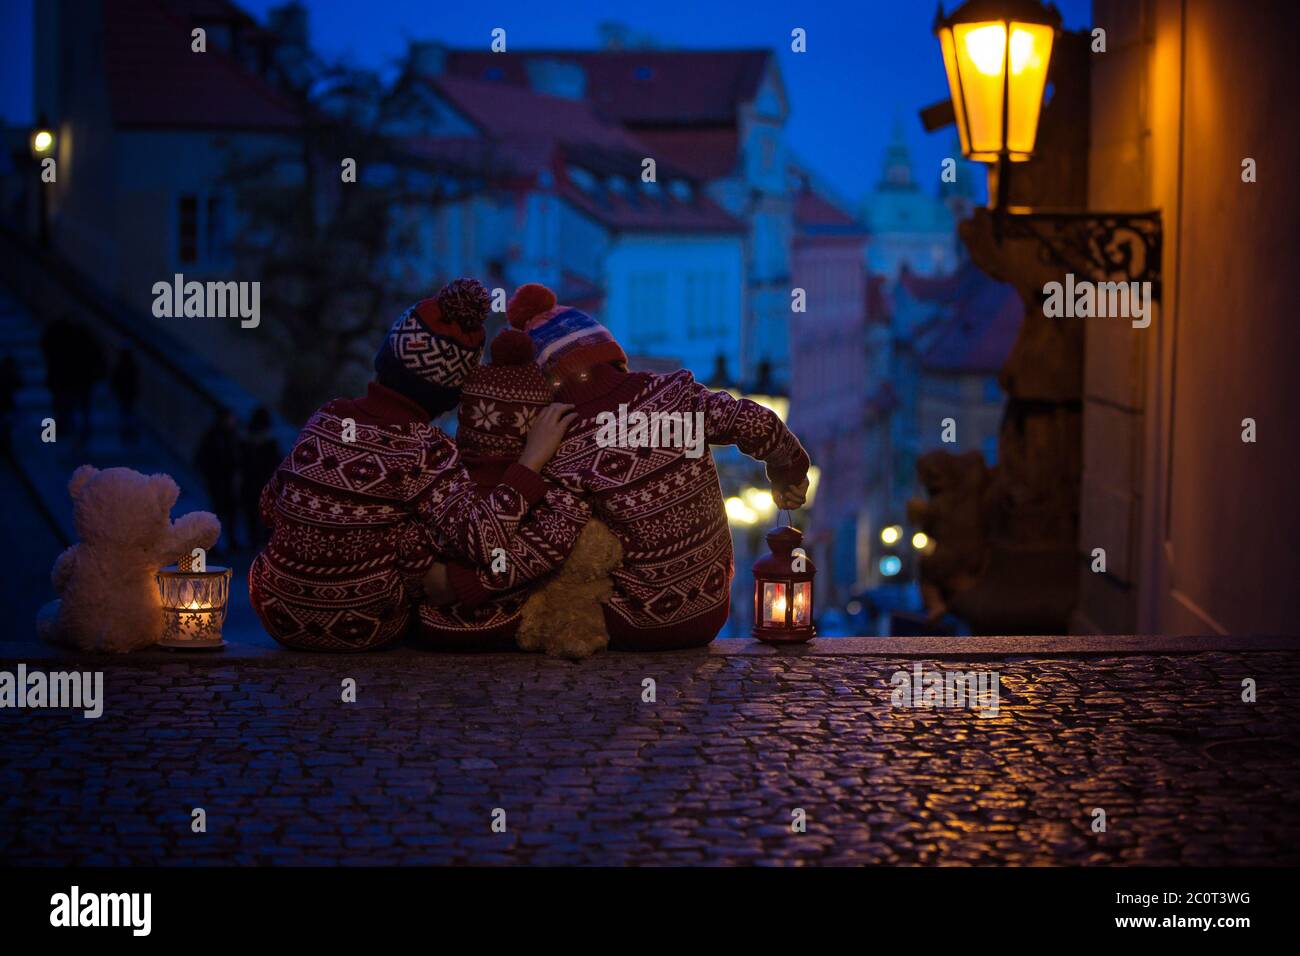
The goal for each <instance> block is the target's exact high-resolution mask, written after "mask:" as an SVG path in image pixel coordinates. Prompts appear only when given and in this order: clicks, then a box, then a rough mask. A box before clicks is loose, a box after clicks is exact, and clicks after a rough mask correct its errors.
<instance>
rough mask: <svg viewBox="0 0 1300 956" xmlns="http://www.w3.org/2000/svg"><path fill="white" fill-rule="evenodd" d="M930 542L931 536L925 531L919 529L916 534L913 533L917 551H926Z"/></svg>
mask: <svg viewBox="0 0 1300 956" xmlns="http://www.w3.org/2000/svg"><path fill="white" fill-rule="evenodd" d="M929 543H930V536H929V535H927V534H926V533H925V532H924V531H918V532H917V533H916V534H914V535H912V547H914V548H916V550H917V551H924V550H925V549H926V546H928V545H929Z"/></svg>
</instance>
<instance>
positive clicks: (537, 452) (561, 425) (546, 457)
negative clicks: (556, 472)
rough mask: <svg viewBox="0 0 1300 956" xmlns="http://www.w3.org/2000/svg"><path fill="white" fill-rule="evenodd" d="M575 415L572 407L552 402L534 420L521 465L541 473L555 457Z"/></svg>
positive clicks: (520, 458) (521, 457)
mask: <svg viewBox="0 0 1300 956" xmlns="http://www.w3.org/2000/svg"><path fill="white" fill-rule="evenodd" d="M574 417H575V413H574V411H573V406H572V405H566V404H564V403H563V402H552V403H551V404H550V405H547V406H546V407H545V408H544V409H542V410H541V412H539V413H538V415H537V417H536V418H535V419H533V426H532V428H530V429H528V440H527V442H525V443H524V453H523V454H522V455H520V456H519V464H521V465H524V466H525V467H527V468H531V469H532V470H533V471H541V470H542V469H543V468H544V467H545V466H546V463H547V462H548V461H550V460H551V458H552V457H553V456H554V455H555V452H556V449H558V448H559V447H560V442H562V441H564V435H565V433H566V432H567V431H568V430H569V425H570V424H571V423H572V422H573V419H574Z"/></svg>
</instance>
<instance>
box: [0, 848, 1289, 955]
mask: <svg viewBox="0 0 1300 956" xmlns="http://www.w3.org/2000/svg"><path fill="white" fill-rule="evenodd" d="M0 879H2V880H3V890H2V891H0V932H2V933H3V938H4V939H5V940H6V942H7V943H8V942H10V941H14V940H21V939H25V938H27V937H29V936H35V935H45V934H54V935H55V936H58V935H65V936H66V935H67V934H69V933H71V932H76V933H78V934H80V937H81V939H82V940H83V941H89V940H91V939H95V940H109V939H111V938H115V937H116V938H119V939H121V940H127V939H131V938H154V939H163V940H167V941H169V942H185V941H190V942H201V943H202V944H204V945H205V947H206V946H207V945H210V944H212V943H214V942H217V941H231V942H238V941H243V940H249V941H259V942H261V941H276V940H280V939H284V940H286V941H293V942H314V941H320V942H323V943H338V942H339V941H341V940H345V939H359V940H366V939H371V940H373V939H376V938H378V937H376V936H375V934H376V933H377V932H380V931H382V936H383V937H388V936H389V935H390V934H394V933H407V932H409V933H413V934H417V938H418V936H419V934H427V933H428V932H429V931H430V929H431V928H434V927H439V928H440V931H439V932H440V936H439V938H441V939H444V940H446V941H448V942H450V939H451V938H450V937H447V936H445V935H441V933H443V932H445V931H447V930H452V931H466V932H469V933H472V934H475V935H477V934H480V933H481V934H483V936H484V939H485V940H494V939H499V935H500V934H508V933H509V932H510V931H511V930H517V931H519V932H525V933H527V934H528V936H529V942H530V943H541V942H544V941H547V940H549V939H555V940H559V939H562V938H569V939H575V938H581V937H583V936H586V935H587V931H588V930H594V929H595V927H596V926H597V925H600V924H598V923H596V922H591V923H589V924H588V923H586V922H585V921H586V920H588V919H593V920H601V922H602V923H603V922H604V920H607V919H609V918H613V919H615V920H618V921H619V922H623V921H627V927H626V928H627V930H628V932H629V933H630V934H631V937H630V938H635V937H638V936H643V935H644V936H646V937H649V938H661V939H663V940H664V942H665V943H667V941H668V938H665V937H663V936H662V934H664V933H669V932H672V933H678V932H681V933H687V932H689V933H691V934H692V935H693V936H698V935H701V932H700V931H701V930H702V929H704V928H705V927H703V926H701V920H702V919H703V920H704V922H705V923H706V924H711V928H713V929H714V931H715V932H718V933H719V934H721V935H722V936H725V937H726V938H728V939H735V938H736V937H738V936H745V935H748V934H750V933H754V932H755V931H757V934H761V935H763V936H765V935H766V934H767V933H769V932H773V931H775V932H779V931H780V930H781V929H789V930H793V931H796V932H802V931H807V930H809V929H816V928H817V927H816V924H811V925H810V923H809V922H808V920H809V919H810V918H811V919H813V920H817V921H820V922H822V923H823V924H824V925H825V927H826V928H827V929H830V928H834V929H836V930H837V931H843V930H848V931H849V932H854V933H855V936H859V935H865V937H866V938H867V939H870V940H871V942H872V943H878V942H881V941H886V942H887V941H891V940H894V939H897V940H898V941H900V942H905V943H911V944H915V943H916V942H917V941H918V940H921V939H925V938H934V939H935V941H936V942H939V941H941V940H942V939H943V938H946V937H948V934H950V933H955V934H957V936H958V937H962V938H968V939H970V940H971V941H974V940H976V939H984V940H986V941H988V940H991V939H993V938H1007V936H1006V934H1015V933H1019V932H1024V931H1029V932H1034V931H1048V932H1052V933H1053V934H1056V935H1055V936H1054V937H1052V938H1057V939H1070V940H1074V939H1078V938H1092V937H1095V936H1098V935H1106V936H1112V935H1113V936H1115V937H1116V938H1123V937H1124V936H1132V937H1135V938H1139V939H1142V938H1145V939H1148V940H1149V939H1152V938H1161V939H1169V940H1180V941H1181V940H1184V939H1186V938H1188V937H1190V936H1199V937H1200V938H1203V939H1213V940H1215V941H1216V942H1217V943H1222V944H1227V945H1231V943H1232V942H1233V941H1234V940H1239V939H1242V937H1241V936H1240V935H1238V934H1240V933H1249V932H1251V931H1253V930H1259V929H1263V930H1271V931H1272V932H1274V933H1276V932H1278V931H1279V930H1282V929H1285V928H1286V927H1287V926H1288V925H1289V923H1291V922H1292V920H1293V919H1294V913H1289V914H1284V910H1285V909H1286V908H1287V907H1288V904H1289V902H1290V893H1291V887H1292V886H1293V884H1294V879H1295V872H1294V871H1293V870H1289V869H1249V870H1247V869H1145V868H1143V869H1138V868H1128V869H1119V868H1115V869H1083V870H1080V869H1075V870H1065V869H1028V868H1026V869H956V868H940V869H919V868H908V869H880V868H875V869H848V868H845V869H795V868H789V869H757V868H753V869H724V868H714V869H709V868H700V869H680V868H661V869H623V870H616V869H523V868H518V869H515V868H512V869H506V868H473V867H467V868H448V869H419V868H409V869H397V868H394V869H371V868H349V867H344V868H338V869H292V868H269V867H266V868H169V869H141V868H134V869H75V868H51V869H16V868H14V869H8V870H4V871H0ZM801 927H802V929H801ZM855 927H856V931H855V929H854V928H855ZM985 932H993V933H995V935H994V936H993V937H989V936H984V935H982V934H983V933H985ZM969 933H976V934H977V935H975V936H968V935H967V934H969ZM933 934H939V935H938V936H934V935H933ZM426 938H427V937H426ZM471 938H472V937H471ZM607 938H608V940H609V942H611V943H612V942H613V940H614V938H612V937H607ZM1010 938H1016V937H1014V936H1012V937H1010Z"/></svg>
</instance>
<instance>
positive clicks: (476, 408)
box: [456, 329, 551, 479]
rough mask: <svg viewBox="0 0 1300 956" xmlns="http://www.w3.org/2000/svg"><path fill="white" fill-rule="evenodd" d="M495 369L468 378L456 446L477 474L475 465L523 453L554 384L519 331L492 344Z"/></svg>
mask: <svg viewBox="0 0 1300 956" xmlns="http://www.w3.org/2000/svg"><path fill="white" fill-rule="evenodd" d="M491 357H492V364H491V365H480V366H478V367H477V368H476V369H474V371H472V372H470V374H469V377H468V378H466V379H465V385H464V389H463V391H462V393H461V400H460V418H459V424H458V425H457V427H456V445H457V446H458V447H459V448H460V451H461V455H462V456H463V457H464V459H465V463H466V464H467V465H469V466H470V472H471V474H474V477H475V478H476V479H477V478H478V477H479V476H478V474H475V466H476V465H486V464H489V463H492V462H497V463H507V464H508V463H510V462H513V461H515V460H516V459H518V458H519V455H520V453H521V452H523V450H524V440H525V439H526V438H527V437H528V429H529V428H530V427H532V423H533V419H534V418H535V417H536V415H537V413H538V412H539V411H541V410H542V409H543V408H545V407H546V406H547V405H549V404H550V402H551V386H550V383H549V382H548V381H547V380H546V376H545V375H543V374H542V370H541V369H539V368H538V367H537V363H536V362H534V361H533V342H532V339H530V338H529V337H528V336H527V335H525V334H524V333H523V332H520V331H519V330H518V329H502V330H501V332H500V333H499V334H498V335H497V337H496V338H494V339H493V340H492V346H491Z"/></svg>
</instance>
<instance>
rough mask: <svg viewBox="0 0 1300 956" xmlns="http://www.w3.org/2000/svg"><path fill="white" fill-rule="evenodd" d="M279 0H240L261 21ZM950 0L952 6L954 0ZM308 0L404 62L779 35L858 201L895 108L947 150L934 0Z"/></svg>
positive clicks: (929, 177)
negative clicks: (617, 29)
mask: <svg viewBox="0 0 1300 956" xmlns="http://www.w3.org/2000/svg"><path fill="white" fill-rule="evenodd" d="M32 2H33V0H0V5H2V6H3V9H4V21H5V23H4V26H5V29H3V30H0V115H3V117H4V121H5V122H6V123H9V124H13V123H27V122H29V121H30V119H31V72H32V63H31V41H30V36H31V6H32ZM281 2H283V0H242V2H241V5H242V6H243V7H244V8H245V9H246V10H248V11H249V12H250V13H252V14H254V15H255V16H257V17H258V18H259V19H263V20H264V19H265V16H266V11H267V10H269V9H270V8H271V7H274V6H278V5H279V4H280V3H281ZM1057 5H1058V6H1059V7H1060V9H1061V12H1062V14H1063V15H1064V17H1065V24H1066V26H1067V27H1070V28H1076V29H1077V28H1080V27H1084V26H1087V25H1088V24H1089V23H1090V21H1091V5H1090V3H1089V0H1058V4H1057ZM946 6H947V7H948V8H951V7H954V6H956V0H947V3H946ZM307 7H308V8H309V9H310V11H311V35H312V42H313V44H314V45H315V46H316V47H317V49H319V50H321V51H322V52H323V53H325V54H326V55H329V56H346V57H347V58H349V59H351V60H353V61H354V62H356V63H358V64H361V65H365V66H371V67H379V68H391V67H393V66H394V65H395V64H396V63H397V62H398V60H399V59H400V58H401V56H402V54H403V51H404V49H405V44H406V40H407V39H408V38H409V39H440V40H442V41H444V42H447V43H449V44H451V45H453V46H474V45H482V46H483V47H484V48H486V47H487V45H488V43H489V39H490V38H489V33H490V31H491V30H492V29H493V28H495V27H503V28H505V30H506V33H507V40H508V44H509V46H510V48H511V49H525V48H528V47H579V48H589V47H596V46H597V45H598V42H599V41H598V33H597V26H598V25H599V24H600V23H602V22H605V21H610V20H614V21H619V22H622V23H625V24H627V25H628V26H629V27H630V28H631V29H632V30H633V31H635V32H637V33H643V34H648V35H650V36H652V37H653V38H654V39H655V40H657V41H658V42H659V43H660V44H661V45H663V46H669V47H674V46H675V47H684V48H697V49H698V48H717V47H771V48H772V49H775V50H776V51H777V53H778V55H779V57H780V61H781V70H782V74H783V76H784V78H785V83H786V87H787V90H788V93H789V97H790V103H791V106H792V112H791V116H790V121H789V125H788V126H787V130H786V132H787V137H786V138H787V142H788V143H789V144H790V146H791V147H792V148H793V149H794V151H795V153H796V155H797V156H798V157H799V158H801V159H802V160H803V161H804V162H805V163H807V164H808V165H810V166H812V168H813V169H814V170H815V171H816V172H818V173H819V174H821V175H822V176H824V177H825V178H826V179H827V181H828V182H829V183H830V185H831V186H832V187H833V188H834V189H836V190H837V191H838V192H839V194H840V197H841V198H842V199H845V200H848V201H849V202H850V203H851V204H852V205H853V206H854V208H855V209H856V206H857V203H858V200H859V199H860V198H861V197H862V195H863V193H864V192H866V191H867V190H868V189H869V188H870V187H871V185H872V184H873V183H874V182H875V181H876V179H877V178H878V176H879V173H880V161H881V155H882V152H883V150H884V147H885V144H886V143H887V142H888V140H889V137H890V134H891V131H892V129H893V122H894V119H895V117H900V118H902V120H903V124H904V125H903V128H904V132H905V134H906V136H907V139H908V143H909V145H910V146H911V147H912V151H913V160H914V164H915V167H914V168H915V170H916V173H917V176H918V178H921V179H923V180H924V181H927V183H928V184H929V185H931V186H933V185H935V184H937V182H938V175H939V164H940V162H941V160H942V159H943V157H945V156H948V155H951V153H952V146H951V143H952V130H951V129H949V130H945V131H941V132H939V133H935V134H932V135H927V134H926V133H925V132H924V131H923V130H922V129H921V125H920V121H919V120H918V119H917V117H916V111H917V110H918V109H919V108H920V107H923V106H926V105H929V104H930V103H933V102H936V101H938V100H941V99H944V98H946V97H947V95H948V94H947V85H946V83H945V81H944V76H943V66H942V63H941V62H940V59H939V47H938V43H937V42H936V41H935V39H934V37H933V35H932V34H931V32H930V25H931V23H932V22H933V20H934V13H935V3H934V2H933V0H895V2H889V0H832V2H825V0H817V2H811V3H795V2H791V0H711V2H709V3H700V2H698V0H655V2H654V3H630V2H625V3H621V4H620V3H611V2H609V0H566V2H565V3H563V4H562V5H558V6H557V5H555V4H545V3H538V2H536V0H492V2H491V3H484V2H481V0H478V2H474V3H463V4H455V3H451V4H440V3H431V2H428V0H368V2H357V0H313V2H308V3H307ZM15 26H16V28H15ZM795 27H803V28H804V29H805V30H806V31H807V34H808V52H807V53H804V54H796V53H793V52H791V50H790V31H791V30H792V29H793V28H795Z"/></svg>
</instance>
